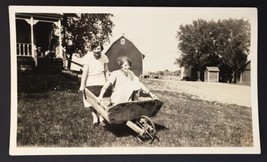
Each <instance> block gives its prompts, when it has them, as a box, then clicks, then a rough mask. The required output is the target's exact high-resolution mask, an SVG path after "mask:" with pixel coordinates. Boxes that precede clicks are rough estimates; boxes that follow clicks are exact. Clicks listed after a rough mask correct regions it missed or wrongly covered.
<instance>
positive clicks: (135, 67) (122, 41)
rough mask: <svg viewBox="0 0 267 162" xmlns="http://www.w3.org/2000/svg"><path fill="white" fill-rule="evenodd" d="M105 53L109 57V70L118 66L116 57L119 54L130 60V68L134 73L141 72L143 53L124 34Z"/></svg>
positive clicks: (138, 73) (139, 73)
mask: <svg viewBox="0 0 267 162" xmlns="http://www.w3.org/2000/svg"><path fill="white" fill-rule="evenodd" d="M105 54H106V56H107V57H108V59H109V64H108V66H109V70H110V71H111V72H112V71H114V70H118V69H119V68H120V67H119V65H118V63H117V58H118V57H120V56H127V57H129V58H130V59H131V60H132V66H131V70H132V71H133V72H134V74H135V75H136V76H140V75H141V74H142V73H143V58H144V55H143V54H142V53H141V52H140V51H139V50H138V49H137V48H136V46H135V45H134V44H133V43H132V42H131V41H129V40H128V39H126V38H125V37H124V36H121V37H120V38H119V39H118V40H116V41H115V42H114V43H113V44H112V45H111V46H110V48H109V49H108V50H107V52H106V53H105Z"/></svg>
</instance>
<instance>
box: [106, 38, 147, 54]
mask: <svg viewBox="0 0 267 162" xmlns="http://www.w3.org/2000/svg"><path fill="white" fill-rule="evenodd" d="M122 38H124V39H125V40H127V41H128V42H129V43H131V44H132V45H133V46H134V47H135V48H136V50H137V51H138V52H139V53H140V54H142V53H141V52H140V51H139V49H138V48H137V47H136V46H135V45H134V44H133V42H131V41H130V40H129V39H127V38H125V37H124V36H121V37H120V38H119V39H117V40H116V41H114V42H113V43H112V45H111V46H110V47H109V49H108V50H107V51H106V53H105V54H107V53H109V51H110V50H111V49H112V48H113V46H114V45H115V44H116V43H117V42H118V41H120V40H121V39H122ZM142 56H143V58H145V55H144V54H142Z"/></svg>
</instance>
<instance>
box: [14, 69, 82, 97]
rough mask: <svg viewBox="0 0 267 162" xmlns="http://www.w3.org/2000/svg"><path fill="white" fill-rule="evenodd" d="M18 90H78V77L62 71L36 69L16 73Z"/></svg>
mask: <svg viewBox="0 0 267 162" xmlns="http://www.w3.org/2000/svg"><path fill="white" fill-rule="evenodd" d="M17 76H18V77H17V78H18V80H17V82H18V92H24V93H44V92H47V91H51V90H53V91H78V88H79V82H80V81H79V78H78V77H75V76H71V75H69V74H65V73H62V72H50V73H46V72H42V71H38V70H33V71H25V72H18V73H17Z"/></svg>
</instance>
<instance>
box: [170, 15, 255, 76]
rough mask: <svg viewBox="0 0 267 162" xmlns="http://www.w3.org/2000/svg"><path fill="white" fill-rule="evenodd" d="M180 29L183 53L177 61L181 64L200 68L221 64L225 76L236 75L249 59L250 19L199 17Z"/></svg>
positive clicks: (180, 47) (200, 69) (179, 46)
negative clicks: (208, 18)
mask: <svg viewBox="0 0 267 162" xmlns="http://www.w3.org/2000/svg"><path fill="white" fill-rule="evenodd" d="M179 29H180V30H179V31H178V32H177V36H176V37H177V39H178V41H179V43H178V48H179V49H180V51H181V57H179V58H177V59H176V60H175V64H179V65H180V66H181V67H185V68H189V67H191V68H194V69H196V70H197V71H198V72H200V71H202V70H203V69H204V68H205V67H206V66H218V67H219V68H220V69H222V71H224V75H225V76H226V75H230V76H233V75H235V72H236V71H237V70H238V69H240V67H242V66H243V65H244V64H245V63H246V61H247V55H248V53H249V46H250V24H249V22H248V21H244V20H243V19H240V20H237V19H229V20H219V21H218V22H215V21H205V20H202V19H198V20H194V21H193V23H192V24H186V25H181V26H180V28H179ZM224 79H225V78H224Z"/></svg>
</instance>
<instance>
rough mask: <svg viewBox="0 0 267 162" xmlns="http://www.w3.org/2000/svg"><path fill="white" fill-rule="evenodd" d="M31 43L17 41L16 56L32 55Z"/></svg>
mask: <svg viewBox="0 0 267 162" xmlns="http://www.w3.org/2000/svg"><path fill="white" fill-rule="evenodd" d="M31 46H32V45H31V43H17V56H29V57H32V50H31V49H32V47H31Z"/></svg>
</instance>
